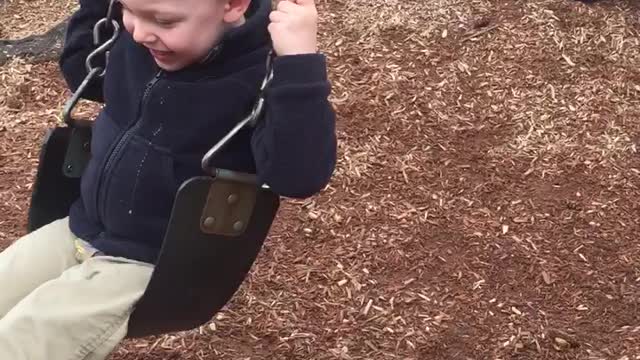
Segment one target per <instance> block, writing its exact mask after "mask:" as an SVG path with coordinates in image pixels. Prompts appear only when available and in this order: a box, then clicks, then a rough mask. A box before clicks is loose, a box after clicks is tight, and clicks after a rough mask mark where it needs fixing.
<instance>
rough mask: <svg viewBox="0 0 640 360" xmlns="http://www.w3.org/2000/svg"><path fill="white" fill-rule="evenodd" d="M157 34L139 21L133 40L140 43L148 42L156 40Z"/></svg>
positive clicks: (134, 29) (135, 27)
mask: <svg viewBox="0 0 640 360" xmlns="http://www.w3.org/2000/svg"><path fill="white" fill-rule="evenodd" d="M155 38H156V37H155V35H154V34H153V33H152V32H151V31H149V28H148V27H147V26H146V25H145V24H143V23H140V22H138V23H137V24H135V26H134V28H133V40H134V41H135V42H137V43H140V44H148V43H152V42H154V41H155Z"/></svg>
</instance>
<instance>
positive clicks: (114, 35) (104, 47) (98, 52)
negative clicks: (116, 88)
mask: <svg viewBox="0 0 640 360" xmlns="http://www.w3.org/2000/svg"><path fill="white" fill-rule="evenodd" d="M116 2H117V0H110V2H109V9H108V10H107V16H106V17H104V18H102V19H100V20H99V21H98V22H97V23H96V24H95V25H94V26H93V45H94V46H96V49H94V50H93V51H92V52H91V53H90V54H89V56H87V58H86V60H85V63H84V65H85V69H86V71H87V75H86V76H85V78H84V79H83V80H82V83H81V84H80V86H78V88H77V89H76V91H75V92H74V93H73V95H72V96H71V97H70V98H69V99H68V100H67V103H66V104H65V106H64V109H63V110H62V119H63V120H64V122H65V123H66V124H67V125H68V126H70V127H73V126H75V121H74V120H73V118H72V117H71V112H72V111H73V109H74V108H75V106H76V104H77V103H78V101H79V100H80V98H81V97H82V94H83V93H84V91H85V90H86V89H87V88H88V87H89V84H90V83H91V82H92V81H93V79H95V78H96V77H99V78H102V77H104V75H105V73H106V69H107V63H108V62H109V51H110V50H111V48H112V47H113V44H114V43H115V42H116V40H117V39H118V36H120V24H118V22H117V21H116V20H114V19H113V8H114V6H115V3H116ZM108 32H111V37H110V38H109V39H107V40H106V41H104V42H103V41H102V39H101V34H103V33H108ZM99 56H104V58H103V60H104V66H98V65H94V64H93V62H94V60H96V59H97V58H98V57H99Z"/></svg>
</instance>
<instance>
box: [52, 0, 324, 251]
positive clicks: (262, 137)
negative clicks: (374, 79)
mask: <svg viewBox="0 0 640 360" xmlns="http://www.w3.org/2000/svg"><path fill="white" fill-rule="evenodd" d="M270 1H271V0H253V1H252V3H251V6H250V9H249V12H248V19H247V22H246V23H245V25H243V26H241V27H239V28H236V29H233V30H231V31H229V32H228V33H227V34H226V36H225V37H224V40H223V41H222V42H221V46H220V48H219V51H217V52H216V54H215V55H214V56H212V57H211V58H210V59H209V60H208V61H206V62H203V63H198V64H194V65H191V66H189V67H187V68H185V69H182V70H179V71H176V72H165V71H162V70H161V69H159V68H158V67H157V65H156V64H155V62H154V60H153V58H152V56H151V55H150V54H149V51H148V50H147V49H146V48H145V47H143V46H142V45H139V44H137V43H135V42H134V41H133V39H132V37H131V35H130V34H128V33H127V32H126V31H123V32H122V34H121V35H120V37H119V38H118V40H117V42H116V43H115V45H114V47H113V49H112V51H111V55H110V58H109V64H108V66H107V73H106V76H105V77H104V79H103V80H99V81H96V82H95V83H94V84H93V85H92V86H91V87H90V88H89V89H88V91H87V93H86V94H85V96H84V97H85V98H87V99H91V100H95V101H100V102H104V104H105V106H104V109H103V110H102V111H101V112H100V114H99V115H98V117H97V118H96V120H95V124H94V127H93V139H92V143H91V153H92V158H91V160H90V162H89V165H88V167H87V169H86V170H85V173H84V174H83V177H82V185H81V198H80V199H78V201H76V203H75V204H74V205H73V206H72V209H71V212H70V226H71V230H72V231H73V232H74V234H75V235H76V236H78V237H80V238H83V239H85V240H87V241H89V242H90V243H92V244H93V246H95V247H96V248H97V249H99V250H101V251H103V252H105V253H106V254H107V255H112V256H122V257H126V258H130V259H135V260H140V261H145V262H150V263H153V262H154V261H155V260H156V258H157V255H158V252H159V249H160V246H161V244H162V240H163V236H164V232H165V230H166V227H167V224H168V220H169V216H170V213H171V208H172V206H173V201H174V196H175V194H176V192H177V189H178V188H179V186H180V185H181V184H182V182H183V181H185V180H186V179H188V178H190V177H193V176H198V175H202V174H203V172H202V170H201V169H200V161H201V159H202V156H203V155H204V153H205V152H206V151H207V150H208V149H209V148H211V146H212V145H214V144H215V143H216V142H217V141H218V140H220V139H221V138H222V137H223V136H224V135H225V134H226V133H227V132H228V131H229V130H230V129H231V128H232V127H233V126H234V125H235V124H236V123H237V122H238V121H239V120H241V119H242V118H243V117H244V116H246V115H247V113H248V112H249V111H250V110H251V107H252V105H253V103H254V100H255V98H256V96H257V94H258V89H259V86H260V83H261V81H262V79H263V77H264V75H265V60H266V57H267V53H268V51H269V45H270V39H269V33H268V31H267V25H268V22H269V18H268V17H269V12H270V10H271V6H270ZM107 6H108V1H107V0H80V9H79V10H78V11H77V12H76V13H75V14H74V15H73V16H72V18H71V20H70V22H69V27H68V30H67V37H66V39H65V47H64V50H63V54H62V57H61V59H60V66H61V69H62V73H63V75H64V77H65V79H66V81H67V83H68V85H69V87H70V88H71V89H72V90H75V89H76V88H77V87H78V86H79V85H80V83H81V81H82V79H83V78H84V77H85V75H86V71H85V67H84V61H85V58H86V57H87V55H88V54H89V53H90V52H91V51H92V49H93V44H92V27H93V24H94V23H95V22H96V21H97V20H98V19H100V18H101V17H103V16H104V15H105V14H106V11H107ZM118 16H120V14H118ZM274 72H275V76H274V80H273V82H272V83H271V86H270V87H269V89H268V90H267V92H266V107H265V113H264V116H263V117H262V119H261V120H260V121H259V123H258V125H257V126H256V127H255V128H251V129H245V130H243V131H241V132H240V133H239V134H238V135H237V136H236V137H235V138H234V139H233V140H232V141H231V143H230V144H229V145H228V146H227V147H226V148H225V149H224V150H223V151H222V152H221V153H220V154H219V155H217V156H216V158H215V159H214V160H213V162H212V165H213V166H214V167H217V168H223V169H231V170H237V171H242V172H249V173H256V174H257V176H258V179H259V181H260V182H262V183H266V184H268V185H269V186H270V187H271V189H272V190H273V191H274V192H276V193H277V194H279V195H282V196H286V197H294V198H304V197H308V196H311V195H313V194H315V193H317V192H319V191H320V190H321V189H322V188H323V187H324V186H325V185H326V184H327V183H328V181H329V179H330V177H331V174H332V172H333V169H334V166H335V161H336V138H335V115H334V112H333V109H332V107H331V105H330V103H329V102H328V99H327V97H328V95H329V92H330V85H329V83H328V80H327V69H326V63H325V57H324V56H323V55H321V54H309V55H299V56H284V57H277V58H276V59H275V63H274Z"/></svg>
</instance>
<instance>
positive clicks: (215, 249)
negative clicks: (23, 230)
mask: <svg viewBox="0 0 640 360" xmlns="http://www.w3.org/2000/svg"><path fill="white" fill-rule="evenodd" d="M90 139H91V125H90V123H89V122H83V121H80V122H76V126H74V127H73V128H70V127H56V128H54V129H52V130H49V132H48V134H47V136H46V137H45V142H44V144H43V147H42V150H41V153H40V163H39V165H38V174H37V177H36V179H35V182H34V188H33V192H32V198H31V206H30V209H29V224H28V229H29V231H33V230H36V229H37V228H39V227H41V226H43V225H46V224H48V223H50V222H52V221H55V220H57V219H61V218H64V217H66V216H67V215H68V213H69V207H70V205H71V204H72V202H73V201H75V200H76V199H77V198H78V197H79V191H80V190H79V187H80V177H81V175H82V172H83V170H84V167H85V165H86V163H87V161H88V159H89V157H90V153H89V146H88V144H89V143H90ZM278 207H279V197H278V196H277V195H276V194H274V193H273V192H271V191H269V190H267V189H263V188H261V187H259V186H258V185H256V182H255V176H253V175H251V174H242V173H237V172H232V171H225V170H219V171H218V172H217V174H216V176H215V177H213V176H211V177H209V176H202V177H195V178H192V179H189V180H187V181H185V182H184V183H183V184H182V186H181V187H180V189H179V191H178V193H177V195H176V199H175V203H174V207H173V211H172V214H171V218H170V220H169V226H168V229H167V232H166V234H165V238H164V242H163V245H162V248H161V251H160V255H159V257H158V260H157V262H156V264H155V268H154V271H153V274H152V276H151V280H150V282H149V284H148V286H147V288H146V291H145V293H144V295H143V297H142V299H140V301H139V302H138V303H137V305H136V307H135V309H134V312H133V313H132V315H131V318H130V320H129V330H128V334H127V337H130V338H136V337H143V336H148V335H158V334H163V333H169V332H177V331H184V330H189V329H193V328H196V327H198V326H201V325H203V324H205V323H206V322H207V321H209V320H211V318H212V317H213V315H214V314H215V313H216V312H218V311H219V310H220V309H221V308H222V307H223V306H224V305H225V304H226V303H227V302H228V301H229V299H231V297H232V296H233V295H234V293H235V292H236V291H237V289H238V288H239V286H240V285H241V283H242V281H243V280H244V278H245V277H246V275H247V273H248V272H249V270H250V269H251V266H252V264H253V262H254V261H255V259H256V257H257V255H258V253H259V252H260V249H261V247H262V244H263V243H264V240H265V238H266V236H267V234H268V232H269V229H270V227H271V223H272V222H273V220H274V218H275V215H276V212H277V210H278Z"/></svg>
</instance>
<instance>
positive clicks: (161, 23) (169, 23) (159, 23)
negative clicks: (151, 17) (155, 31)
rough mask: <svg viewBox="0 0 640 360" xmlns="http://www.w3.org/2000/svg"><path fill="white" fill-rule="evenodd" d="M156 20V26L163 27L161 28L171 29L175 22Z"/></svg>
mask: <svg viewBox="0 0 640 360" xmlns="http://www.w3.org/2000/svg"><path fill="white" fill-rule="evenodd" d="M155 20H156V24H158V25H160V26H163V27H171V26H173V25H175V24H176V22H177V21H175V20H169V19H155Z"/></svg>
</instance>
